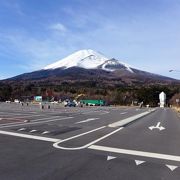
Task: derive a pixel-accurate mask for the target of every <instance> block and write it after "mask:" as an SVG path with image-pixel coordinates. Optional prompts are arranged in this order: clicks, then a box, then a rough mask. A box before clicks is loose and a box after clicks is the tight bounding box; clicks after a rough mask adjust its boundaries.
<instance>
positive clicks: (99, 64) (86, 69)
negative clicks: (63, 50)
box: [4, 49, 179, 86]
mask: <svg viewBox="0 0 180 180" xmlns="http://www.w3.org/2000/svg"><path fill="white" fill-rule="evenodd" d="M4 81H6V82H10V83H14V82H24V83H27V82H40V83H42V82H43V83H45V82H46V83H52V84H61V83H62V82H70V83H72V82H73V83H75V82H78V83H79V82H92V81H93V82H98V83H99V84H101V83H103V84H107V85H110V86H114V85H133V84H138V85H140V84H141V85H144V84H155V83H158V84H172V83H179V81H178V80H175V79H172V78H169V77H165V76H161V75H157V74H153V73H149V72H146V71H142V70H138V69H135V68H133V67H131V66H130V65H128V64H126V63H124V62H121V61H120V60H118V59H115V58H108V57H106V56H105V55H103V54H102V53H99V52H96V51H94V50H91V49H85V50H80V51H77V52H75V53H73V54H71V55H69V56H67V57H65V58H64V59H61V60H59V61H57V62H55V63H53V64H50V65H47V66H46V67H44V68H42V69H41V70H39V71H34V72H30V73H25V74H21V75H18V76H15V77H12V78H10V79H7V80H4Z"/></svg>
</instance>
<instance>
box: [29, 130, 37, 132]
mask: <svg viewBox="0 0 180 180" xmlns="http://www.w3.org/2000/svg"><path fill="white" fill-rule="evenodd" d="M29 132H30V133H33V132H37V130H36V129H33V130H31V131H29Z"/></svg>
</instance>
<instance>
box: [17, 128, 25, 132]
mask: <svg viewBox="0 0 180 180" xmlns="http://www.w3.org/2000/svg"><path fill="white" fill-rule="evenodd" d="M24 130H26V128H20V129H18V130H17V131H24Z"/></svg>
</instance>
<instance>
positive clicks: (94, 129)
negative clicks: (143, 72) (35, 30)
mask: <svg viewBox="0 0 180 180" xmlns="http://www.w3.org/2000/svg"><path fill="white" fill-rule="evenodd" d="M122 122H123V125H122ZM179 137H180V118H179V116H178V114H177V113H176V112H174V111H173V110H172V109H169V108H141V109H140V108H138V107H83V108H81V107H75V108H74V107H71V108H69V107H67V108H64V107H60V106H58V105H52V106H51V108H50V109H48V108H47V107H46V108H45V109H41V108H40V107H39V106H38V105H31V104H28V106H27V105H26V104H24V105H23V106H22V105H20V104H15V103H12V104H6V103H1V104H0V159H1V160H0V180H61V179H62V180H65V179H66V180H71V179H72V180H85V179H87V180H97V179H98V180H100V179H101V180H102V179H103V180H119V179H123V180H132V179H133V180H141V179H142V180H146V179H147V180H152V179H153V180H159V179H160V180H179V179H180V141H179Z"/></svg>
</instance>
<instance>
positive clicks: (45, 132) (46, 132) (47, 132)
mask: <svg viewBox="0 0 180 180" xmlns="http://www.w3.org/2000/svg"><path fill="white" fill-rule="evenodd" d="M49 133H50V131H44V132H42V133H41V134H49Z"/></svg>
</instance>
